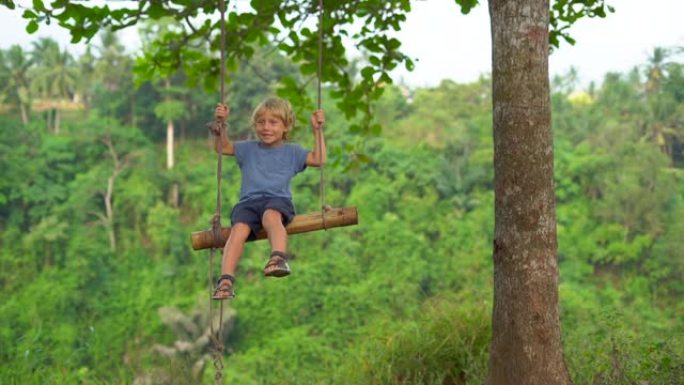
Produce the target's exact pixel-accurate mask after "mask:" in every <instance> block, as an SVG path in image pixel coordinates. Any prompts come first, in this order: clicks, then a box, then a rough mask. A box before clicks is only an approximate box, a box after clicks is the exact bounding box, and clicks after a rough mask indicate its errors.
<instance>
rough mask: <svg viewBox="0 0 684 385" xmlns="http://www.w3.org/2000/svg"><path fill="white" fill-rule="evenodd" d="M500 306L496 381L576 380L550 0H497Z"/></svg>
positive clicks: (495, 319)
mask: <svg viewBox="0 0 684 385" xmlns="http://www.w3.org/2000/svg"><path fill="white" fill-rule="evenodd" d="M489 12H490V18H491V28H492V88H493V104H494V106H493V125H494V171H495V177H494V184H495V187H494V189H495V228H494V233H495V234H494V251H493V259H494V309H493V314H492V343H491V347H490V361H489V374H488V378H487V384H489V385H509V384H510V385H560V384H563V385H567V384H571V383H572V382H571V380H570V376H569V374H568V371H567V367H566V365H565V361H564V358H563V347H562V343H561V333H560V317H559V305H558V264H557V255H556V254H557V240H556V214H555V196H554V186H553V136H552V131H551V109H550V103H549V75H548V27H549V1H548V0H519V1H513V0H490V1H489Z"/></svg>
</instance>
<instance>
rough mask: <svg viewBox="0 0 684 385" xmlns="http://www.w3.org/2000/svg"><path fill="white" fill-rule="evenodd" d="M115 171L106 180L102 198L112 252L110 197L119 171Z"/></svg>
mask: <svg viewBox="0 0 684 385" xmlns="http://www.w3.org/2000/svg"><path fill="white" fill-rule="evenodd" d="M116 167H117V166H116V165H115V169H114V171H113V172H112V175H111V176H110V177H109V178H108V179H107V192H105V196H104V204H105V216H106V220H107V223H106V226H107V231H108V232H109V248H110V249H111V250H112V252H115V251H116V233H115V232H114V207H113V206H112V196H113V195H114V182H115V181H116V177H117V175H118V174H119V171H118V170H117V169H116Z"/></svg>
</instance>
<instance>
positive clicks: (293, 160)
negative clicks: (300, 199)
mask: <svg viewBox="0 0 684 385" xmlns="http://www.w3.org/2000/svg"><path fill="white" fill-rule="evenodd" d="M229 113H230V110H229V108H228V106H226V105H222V104H219V105H218V106H217V107H216V111H215V112H214V115H215V117H216V119H218V120H221V121H225V120H226V119H227V118H228V115H229ZM294 122H295V118H294V113H293V111H292V106H291V105H290V103H289V102H287V101H286V100H283V99H280V98H275V97H271V98H268V99H266V100H265V101H263V102H262V103H261V104H259V106H257V108H256V109H255V110H254V113H253V114H252V125H253V126H254V129H255V131H256V134H257V137H258V138H259V140H251V141H241V142H235V143H232V142H230V140H228V136H227V133H226V132H225V130H224V131H223V132H220V133H214V134H215V135H216V139H215V145H216V151H217V152H218V151H220V153H221V154H223V155H233V156H235V159H236V161H237V163H238V166H239V167H240V172H241V174H242V184H241V187H240V201H239V202H238V204H237V205H236V206H235V207H234V208H233V211H232V213H231V226H232V227H231V231H230V237H229V238H228V241H227V242H226V245H225V247H224V248H223V260H222V266H221V277H220V278H219V280H218V282H217V283H216V288H215V289H214V295H213V298H214V299H216V300H224V299H229V298H233V297H235V291H234V290H233V284H234V282H235V277H234V276H235V270H236V268H237V264H238V262H239V260H240V257H241V256H242V251H243V249H244V245H245V241H247V239H252V238H254V237H256V233H257V232H258V231H259V230H261V229H262V228H263V229H264V230H266V233H267V234H268V240H269V242H270V244H271V258H270V259H269V261H268V263H267V264H266V266H265V267H264V275H265V276H266V277H285V276H287V275H289V274H290V266H289V265H288V263H287V260H288V254H287V231H286V230H285V226H287V224H288V223H290V222H291V221H292V219H293V218H294V215H295V211H294V206H293V204H292V192H291V190H290V180H291V179H292V177H293V176H295V175H296V174H298V173H300V172H302V171H304V169H305V168H306V167H307V166H313V167H320V166H321V165H323V164H324V163H325V160H326V149H325V140H324V138H323V125H324V124H325V115H324V114H323V111H322V110H317V111H315V112H314V113H313V114H312V115H311V126H312V128H313V134H314V139H315V143H316V145H315V147H314V150H313V151H308V150H305V149H304V148H302V147H301V146H299V145H298V144H294V143H287V142H286V140H287V134H288V133H289V132H290V130H291V129H292V127H293V126H294Z"/></svg>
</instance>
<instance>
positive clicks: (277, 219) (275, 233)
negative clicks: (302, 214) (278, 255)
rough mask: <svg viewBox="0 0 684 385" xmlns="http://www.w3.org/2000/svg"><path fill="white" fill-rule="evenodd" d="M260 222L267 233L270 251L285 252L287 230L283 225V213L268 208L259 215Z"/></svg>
mask: <svg viewBox="0 0 684 385" xmlns="http://www.w3.org/2000/svg"><path fill="white" fill-rule="evenodd" d="M261 223H262V225H263V226H264V230H266V234H268V241H269V242H270V243H271V250H272V251H282V252H283V253H286V252H287V231H286V230H285V226H283V214H281V213H280V211H277V210H272V209H268V210H266V211H265V212H264V215H263V216H262V217H261Z"/></svg>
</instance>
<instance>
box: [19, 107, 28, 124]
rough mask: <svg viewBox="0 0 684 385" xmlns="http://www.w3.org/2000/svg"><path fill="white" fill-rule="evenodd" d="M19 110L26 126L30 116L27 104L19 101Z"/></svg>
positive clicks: (22, 121)
mask: <svg viewBox="0 0 684 385" xmlns="http://www.w3.org/2000/svg"><path fill="white" fill-rule="evenodd" d="M19 110H21V123H23V124H24V126H25V125H27V124H28V123H29V118H28V111H27V108H26V104H24V102H19Z"/></svg>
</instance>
